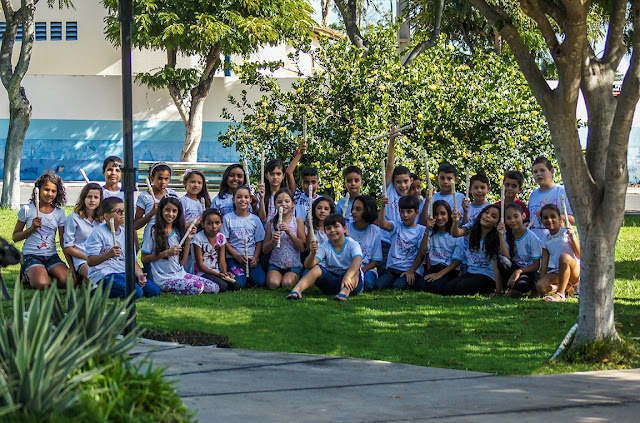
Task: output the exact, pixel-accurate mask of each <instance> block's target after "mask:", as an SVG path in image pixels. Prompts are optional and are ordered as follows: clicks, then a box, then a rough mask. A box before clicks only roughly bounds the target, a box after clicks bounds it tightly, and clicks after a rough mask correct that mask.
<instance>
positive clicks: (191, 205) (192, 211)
mask: <svg viewBox="0 0 640 423" xmlns="http://www.w3.org/2000/svg"><path fill="white" fill-rule="evenodd" d="M180 204H182V210H183V211H184V221H185V222H193V221H194V220H196V219H198V218H199V217H200V216H202V213H204V209H203V208H202V203H201V202H200V200H193V199H191V198H189V197H187V196H186V195H184V196H182V197H180Z"/></svg>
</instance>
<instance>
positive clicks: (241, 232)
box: [229, 225, 256, 245]
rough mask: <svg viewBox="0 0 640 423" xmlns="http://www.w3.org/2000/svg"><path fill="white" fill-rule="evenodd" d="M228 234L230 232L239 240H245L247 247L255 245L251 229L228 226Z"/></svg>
mask: <svg viewBox="0 0 640 423" xmlns="http://www.w3.org/2000/svg"><path fill="white" fill-rule="evenodd" d="M229 232H231V233H232V234H233V235H234V236H235V237H237V238H239V239H241V240H242V239H244V238H247V242H248V244H249V245H253V244H255V243H256V241H255V237H254V233H253V228H246V227H244V226H231V225H230V226H229Z"/></svg>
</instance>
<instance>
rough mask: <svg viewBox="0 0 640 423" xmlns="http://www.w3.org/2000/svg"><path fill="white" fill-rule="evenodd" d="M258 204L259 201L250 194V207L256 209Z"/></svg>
mask: <svg viewBox="0 0 640 423" xmlns="http://www.w3.org/2000/svg"><path fill="white" fill-rule="evenodd" d="M259 202H260V200H258V197H256V196H255V195H253V194H251V206H252V207H258V203H259Z"/></svg>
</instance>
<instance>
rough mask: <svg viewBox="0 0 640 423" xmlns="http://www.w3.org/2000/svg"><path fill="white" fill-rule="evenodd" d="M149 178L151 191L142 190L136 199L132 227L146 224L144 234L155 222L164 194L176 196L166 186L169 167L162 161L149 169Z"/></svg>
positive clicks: (138, 227)
mask: <svg viewBox="0 0 640 423" xmlns="http://www.w3.org/2000/svg"><path fill="white" fill-rule="evenodd" d="M149 180H150V181H151V188H152V191H153V192H149V191H148V190H147V191H142V192H141V193H140V195H139V196H138V199H137V200H136V215H135V217H134V219H135V224H134V227H135V229H136V231H137V230H138V229H140V228H142V227H143V226H145V225H146V227H145V229H144V233H145V235H146V234H147V232H148V228H150V227H151V226H153V224H154V223H155V216H156V210H157V209H158V203H160V200H161V199H162V198H164V197H165V196H166V195H172V196H174V197H176V198H177V197H178V196H177V195H176V192H175V191H174V190H172V189H171V188H167V185H169V181H170V180H171V167H170V166H169V165H168V164H166V163H163V162H158V163H156V164H154V165H153V166H151V168H150V169H149Z"/></svg>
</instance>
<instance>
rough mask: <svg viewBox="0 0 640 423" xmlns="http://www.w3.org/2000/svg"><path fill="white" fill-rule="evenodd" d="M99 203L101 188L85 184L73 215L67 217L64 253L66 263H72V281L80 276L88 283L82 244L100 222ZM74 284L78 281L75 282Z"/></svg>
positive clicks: (85, 257) (84, 252) (85, 256)
mask: <svg viewBox="0 0 640 423" xmlns="http://www.w3.org/2000/svg"><path fill="white" fill-rule="evenodd" d="M100 203H102V187H100V185H98V184H94V183H90V184H86V185H85V186H84V188H82V191H81V192H80V197H78V202H77V203H76V206H75V208H74V209H73V213H71V214H70V215H69V217H67V223H66V225H65V227H66V230H65V231H64V253H65V255H67V256H68V257H67V261H68V262H69V263H72V262H73V269H74V271H73V272H72V273H71V274H72V275H73V277H74V280H75V279H76V275H80V276H82V278H83V279H84V280H85V281H89V278H88V273H89V266H87V253H86V250H85V247H84V242H85V241H86V240H87V237H88V236H89V235H90V234H91V232H92V231H93V230H94V229H95V228H96V227H97V226H99V225H100V223H101V222H102V216H101V215H100ZM75 282H76V283H78V282H80V281H79V280H76V281H75Z"/></svg>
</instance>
